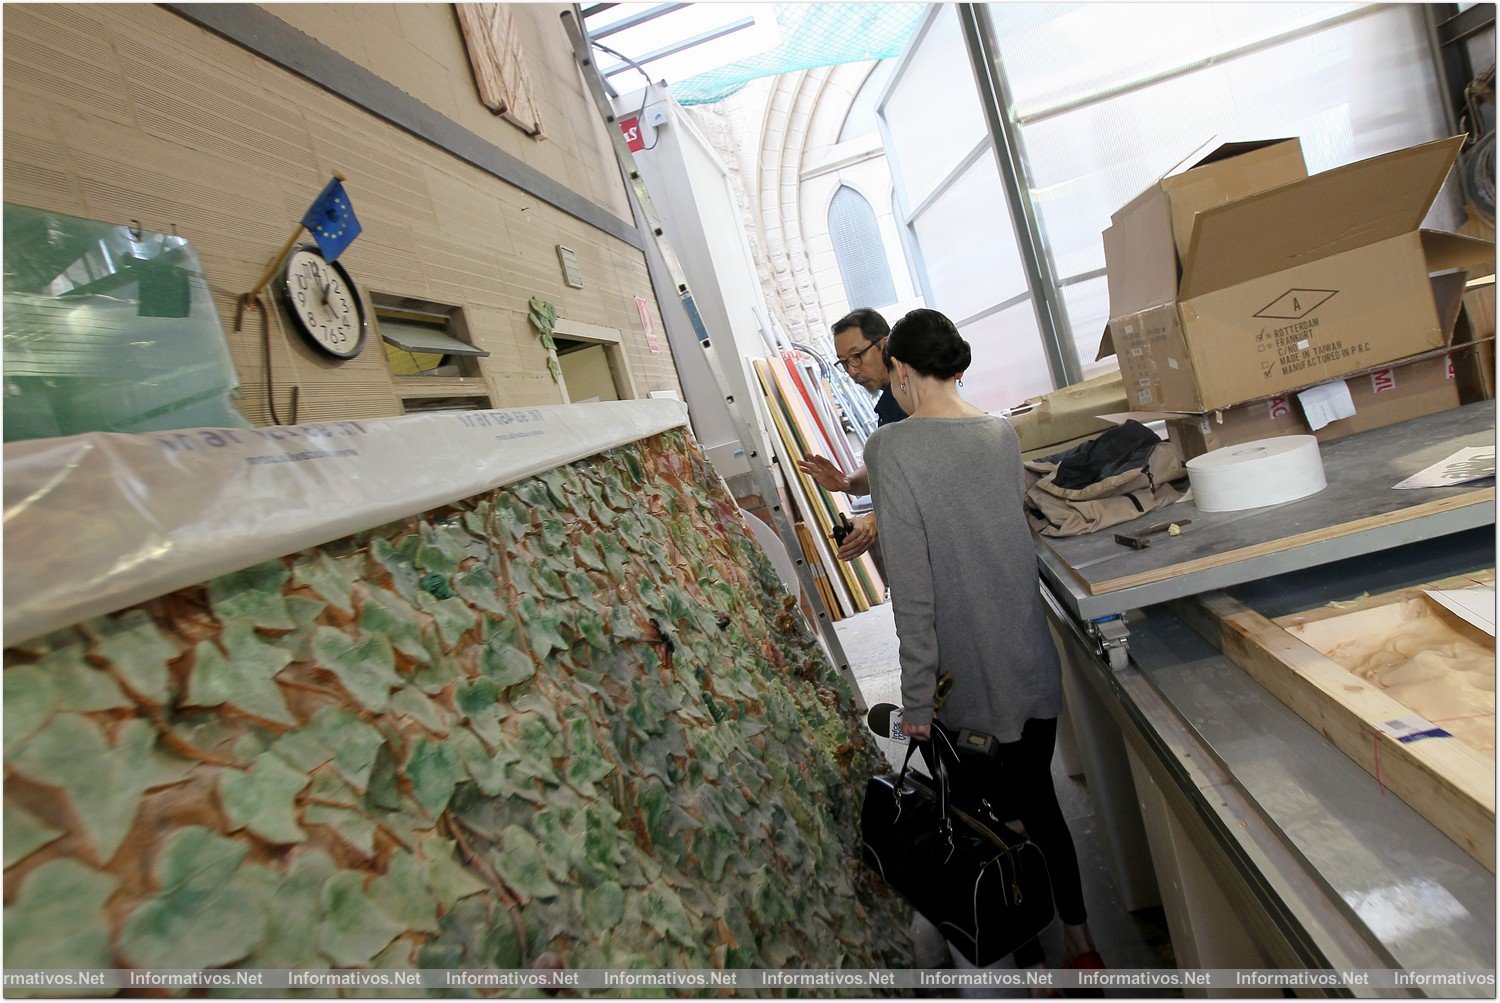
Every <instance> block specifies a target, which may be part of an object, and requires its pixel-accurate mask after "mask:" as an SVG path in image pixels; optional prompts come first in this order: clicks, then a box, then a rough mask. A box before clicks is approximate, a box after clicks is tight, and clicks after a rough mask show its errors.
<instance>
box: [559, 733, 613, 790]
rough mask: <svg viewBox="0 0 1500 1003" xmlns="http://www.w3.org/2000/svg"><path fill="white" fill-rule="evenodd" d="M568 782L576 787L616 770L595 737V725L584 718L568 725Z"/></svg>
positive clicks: (602, 777)
mask: <svg viewBox="0 0 1500 1003" xmlns="http://www.w3.org/2000/svg"><path fill="white" fill-rule="evenodd" d="M568 745H569V746H570V750H571V754H570V755H569V756H568V776H567V780H568V783H570V784H573V785H574V786H575V787H576V786H580V785H591V784H594V783H596V782H598V781H600V780H603V779H604V778H605V777H607V776H609V775H610V774H611V773H613V772H614V770H615V768H614V766H612V765H611V764H610V763H609V761H608V760H606V759H605V758H604V752H603V750H602V749H600V748H599V743H598V742H597V741H596V740H595V739H594V729H593V726H592V725H590V724H589V722H588V721H586V720H584V719H583V718H576V719H574V721H573V722H572V723H571V724H570V725H569V727H568Z"/></svg>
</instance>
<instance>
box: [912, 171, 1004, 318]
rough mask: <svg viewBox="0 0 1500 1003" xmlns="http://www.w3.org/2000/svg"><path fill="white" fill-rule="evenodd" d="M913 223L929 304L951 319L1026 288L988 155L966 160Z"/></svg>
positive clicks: (970, 315)
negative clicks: (963, 167) (929, 293)
mask: <svg viewBox="0 0 1500 1003" xmlns="http://www.w3.org/2000/svg"><path fill="white" fill-rule="evenodd" d="M913 225H914V228H915V230H916V232H917V244H918V245H919V246H920V248H921V251H922V260H923V262H924V263H925V264H926V266H927V279H928V282H929V284H930V285H931V287H932V302H931V303H929V304H928V306H930V307H932V308H933V309H934V310H941V311H942V312H943V313H945V314H947V315H948V316H949V317H950V318H952V320H953V322H954V323H961V322H962V321H963V320H964V319H965V318H966V317H972V316H974V315H975V314H977V313H979V312H980V311H982V310H985V309H987V308H989V307H991V306H994V305H995V304H996V303H1003V302H1005V301H1006V300H1008V299H1010V298H1011V297H1013V296H1019V295H1020V294H1022V293H1024V292H1026V271H1025V268H1024V267H1023V265H1022V264H1021V252H1020V251H1019V250H1018V249H1017V248H1016V238H1015V230H1014V229H1013V228H1012V227H1011V221H1010V207H1009V204H1008V203H1007V202H1006V199H1005V189H1004V188H1003V187H1002V186H1001V183H1000V173H999V171H998V170H996V168H995V158H994V157H993V156H992V155H990V154H988V153H986V154H984V155H983V156H981V157H980V158H979V159H978V160H976V161H975V162H974V163H973V164H971V165H970V166H969V168H968V170H966V171H965V172H964V173H963V174H962V175H961V176H960V177H959V179H958V180H957V181H955V182H954V183H953V185H952V187H950V188H949V189H948V190H947V191H945V192H943V194H942V195H941V196H939V197H938V198H937V200H936V201H934V202H933V203H932V205H931V206H929V207H928V208H927V210H926V211H925V212H923V213H922V215H920V216H918V217H917V218H916V220H915V222H914V224H913Z"/></svg>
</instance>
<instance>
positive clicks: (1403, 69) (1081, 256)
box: [1009, 5, 1457, 278]
mask: <svg viewBox="0 0 1500 1003" xmlns="http://www.w3.org/2000/svg"><path fill="white" fill-rule="evenodd" d="M1150 6H1152V7H1154V6H1155V5H1150ZM1229 6H1238V5H1229ZM1255 6H1259V5H1255ZM1273 6H1274V5H1273ZM1194 7H1195V5H1172V10H1173V11H1174V12H1177V14H1174V16H1179V15H1181V16H1186V15H1188V14H1189V13H1190V12H1191V11H1192V10H1193V8H1194ZM1068 62H1069V63H1070V64H1071V63H1073V62H1077V63H1078V65H1080V66H1082V65H1086V63H1087V60H1084V59H1079V60H1070V61H1068ZM1009 68H1010V69H1011V71H1012V72H1013V73H1014V72H1017V67H1009ZM1012 83H1013V86H1015V85H1016V81H1013V82H1012ZM1446 130H1447V126H1446V124H1445V122H1444V117H1443V114H1442V105H1441V99H1440V97H1439V94H1438V90H1437V83H1436V79H1435V76H1434V71H1433V66H1432V59H1431V55H1430V52H1429V49H1428V44H1427V39H1426V33H1425V28H1424V27H1423V24H1422V19H1421V13H1420V11H1419V10H1417V9H1416V8H1415V7H1413V6H1411V5H1402V6H1391V7H1384V8H1380V9H1378V10H1376V11H1375V12H1373V13H1371V14H1369V15H1366V16H1364V17H1361V18H1359V19H1358V20H1355V21H1351V22H1349V23H1347V24H1343V25H1339V26H1336V27H1333V28H1329V29H1327V30H1323V31H1319V32H1317V33H1316V34H1314V35H1310V36H1307V37H1305V38H1300V39H1297V40H1295V41H1291V42H1286V43H1283V44H1281V45H1278V46H1276V47H1274V48H1271V49H1267V50H1265V51H1262V52H1257V53H1254V54H1251V55H1246V56H1242V57H1240V58H1238V59H1233V60H1230V61H1228V62H1225V63H1222V64H1219V65H1216V66H1211V67H1208V68H1206V69H1203V70H1199V71H1197V72H1194V73H1190V74H1187V75H1185V76H1182V77H1178V78H1175V79H1172V80H1168V81H1164V82H1162V83H1159V84H1156V85H1153V86H1151V87H1148V88H1145V89H1143V90H1139V91H1132V92H1130V93H1127V94H1122V95H1120V96H1118V97H1115V98H1111V99H1108V100H1105V101H1101V102H1099V103H1097V104H1093V105H1088V106H1085V107H1082V108H1079V109H1077V110H1075V111H1070V112H1067V113H1066V114H1062V115H1058V116H1054V117H1050V118H1045V119H1042V120H1040V121H1037V122H1034V123H1032V124H1029V125H1026V126H1025V127H1024V128H1023V133H1022V135H1023V141H1024V143H1025V147H1026V154H1027V160H1028V163H1029V167H1030V171H1031V177H1032V181H1033V184H1034V189H1033V193H1032V194H1033V197H1034V198H1035V199H1036V202H1037V204H1038V207H1039V212H1040V216H1041V220H1042V226H1043V228H1044V230H1045V232H1046V237H1047V244H1048V246H1049V248H1050V250H1051V253H1052V256H1053V263H1054V268H1055V270H1056V274H1057V275H1058V276H1060V277H1063V278H1066V277H1068V276H1072V275H1078V274H1082V273H1085V272H1090V271H1093V270H1095V269H1098V268H1101V267H1103V265H1104V248H1103V244H1102V243H1101V240H1100V234H1101V233H1102V232H1103V231H1104V229H1105V228H1106V227H1107V226H1109V216H1110V214H1111V213H1112V212H1114V211H1115V210H1116V209H1118V208H1120V207H1121V206H1122V205H1124V204H1125V203H1126V202H1128V201H1130V200H1131V199H1132V198H1134V197H1135V196H1136V195H1137V194H1139V193H1140V192H1141V191H1142V190H1144V189H1145V188H1146V187H1147V186H1148V185H1150V184H1151V183H1152V182H1153V181H1154V180H1155V179H1156V178H1158V177H1160V176H1161V175H1162V174H1164V173H1166V172H1167V171H1168V170H1170V169H1171V168H1172V167H1174V166H1175V165H1176V164H1177V163H1179V162H1180V161H1181V160H1182V159H1183V158H1184V157H1185V156H1188V155H1189V154H1191V153H1192V152H1193V151H1194V150H1197V149H1198V148H1200V147H1201V146H1203V145H1204V144H1205V143H1206V142H1208V141H1210V140H1212V139H1213V138H1214V137H1218V139H1220V140H1222V141H1228V140H1236V139H1266V138H1272V137H1278V136H1297V137H1300V138H1301V140H1302V146H1303V151H1304V154H1305V155H1306V157H1307V166H1308V170H1309V171H1312V172H1317V171H1324V170H1328V169H1329V168H1332V167H1337V166H1340V165H1342V164H1347V163H1351V162H1353V161H1356V160H1361V159H1363V158H1365V157H1371V156H1375V155H1377V154H1381V153H1386V152H1389V151H1391V150H1396V149H1400V148H1401V147H1404V146H1411V145H1413V144H1416V143H1423V142H1427V141H1429V140H1432V139H1436V138H1439V137H1441V136H1443V135H1445V134H1446ZM1456 222H1457V213H1456V206H1455V205H1454V203H1453V202H1452V200H1448V199H1445V200H1444V201H1443V203H1442V205H1441V206H1440V207H1439V208H1438V210H1437V211H1435V212H1434V214H1433V215H1432V216H1431V217H1430V218H1429V225H1432V226H1439V227H1451V226H1453V225H1455V224H1456Z"/></svg>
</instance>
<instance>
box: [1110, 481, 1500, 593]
mask: <svg viewBox="0 0 1500 1003" xmlns="http://www.w3.org/2000/svg"><path fill="white" fill-rule="evenodd" d="M1494 504H1495V489H1494V488H1482V489H1480V490H1477V491H1467V492H1465V493H1464V494H1461V495H1458V496H1455V497H1450V498H1440V499H1438V500H1436V501H1431V502H1427V503H1426V504H1423V505H1413V506H1412V507H1410V508H1404V509H1399V510H1397V511H1395V512H1387V513H1384V514H1382V515H1372V516H1369V517H1367V518H1364V519H1355V520H1353V521H1351V522H1343V523H1338V524H1337V525H1334V526H1325V527H1322V528H1321V529H1316V530H1313V531H1312V532H1308V533H1298V534H1295V535H1293V536H1283V537H1280V538H1278V539H1274V540H1267V541H1265V542H1263V543H1258V544H1255V545H1254V546H1249V547H1241V548H1239V549H1238V550H1225V551H1220V552H1219V553H1216V554H1210V555H1209V556H1207V557H1200V558H1198V559H1197V560H1192V561H1184V562H1183V563H1181V564H1172V565H1168V566H1167V567H1164V568H1157V569H1155V570H1153V571H1147V572H1143V573H1141V574H1136V575H1127V576H1125V577H1124V578H1111V579H1107V580H1105V581H1102V582H1090V583H1089V594H1090V595H1096V596H1097V595H1104V594H1105V593H1108V592H1118V591H1119V590H1121V589H1128V588H1133V587H1134V586H1137V585H1150V584H1151V583H1152V582H1161V581H1166V580H1167V579H1168V578H1175V577H1176V576H1178V575H1186V574H1191V573H1192V572H1194V571H1204V570H1207V569H1209V568H1217V567H1221V566H1223V565H1225V564H1233V563H1235V562H1236V561H1245V560H1249V559H1250V558H1252V557H1265V556H1267V555H1269V554H1279V553H1282V552H1283V551H1287V550H1295V549H1296V548H1298V547H1305V546H1307V545H1309V544H1313V543H1321V542H1323V541H1325V540H1331V539H1333V538H1335V537H1339V536H1349V535H1350V534H1352V533H1361V532H1364V531H1365V530H1367V529H1376V528H1378V527H1381V526H1393V525H1395V524H1397V523H1401V522H1409V521H1411V520H1412V519H1421V518H1423V517H1425V516H1429V515H1437V514H1438V513H1440V512H1449V511H1452V510H1453V509H1459V508H1466V507H1467V506H1469V505H1488V506H1490V507H1494ZM1158 511H1160V510H1158ZM1185 518H1188V514H1187V512H1186V511H1185V510H1183V509H1180V508H1173V509H1171V515H1170V516H1167V517H1164V518H1163V520H1162V521H1164V522H1181V521H1182V520H1183V519H1185ZM1192 518H1193V520H1194V521H1196V520H1197V518H1198V517H1197V516H1196V515H1195V516H1193V517H1192ZM1126 525H1134V523H1133V522H1132V523H1127V524H1126ZM1116 531H1117V532H1129V530H1116ZM1186 532H1187V531H1186V530H1184V533H1186ZM1178 539H1180V537H1179V538H1178ZM1156 545H1157V544H1156V541H1154V540H1153V541H1152V547H1155V546H1156Z"/></svg>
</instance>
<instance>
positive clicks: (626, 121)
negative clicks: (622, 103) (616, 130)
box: [620, 115, 646, 153]
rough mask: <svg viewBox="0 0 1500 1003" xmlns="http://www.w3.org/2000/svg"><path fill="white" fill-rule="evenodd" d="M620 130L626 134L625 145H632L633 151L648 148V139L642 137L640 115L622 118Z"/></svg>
mask: <svg viewBox="0 0 1500 1003" xmlns="http://www.w3.org/2000/svg"><path fill="white" fill-rule="evenodd" d="M620 131H621V132H623V133H624V134H625V145H626V146H628V147H630V152H631V153H640V152H641V151H642V150H644V149H645V148H646V141H645V140H643V139H642V138H641V120H640V118H639V117H638V116H636V115H632V116H630V117H629V118H622V119H620Z"/></svg>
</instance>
